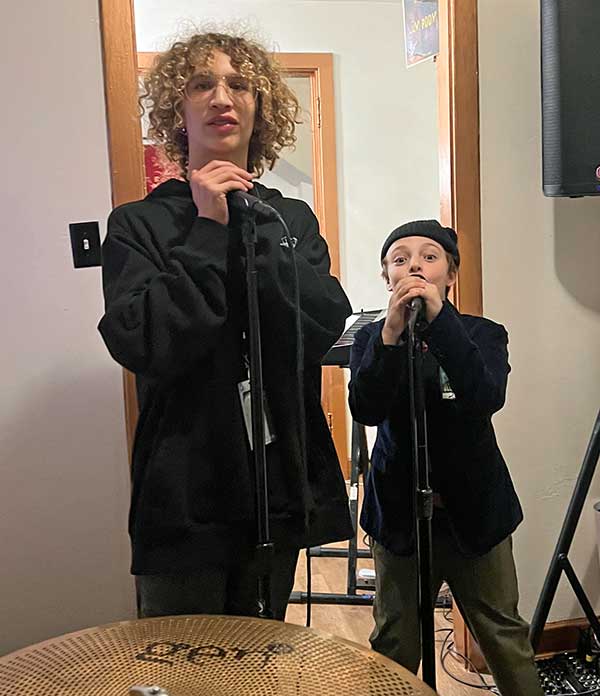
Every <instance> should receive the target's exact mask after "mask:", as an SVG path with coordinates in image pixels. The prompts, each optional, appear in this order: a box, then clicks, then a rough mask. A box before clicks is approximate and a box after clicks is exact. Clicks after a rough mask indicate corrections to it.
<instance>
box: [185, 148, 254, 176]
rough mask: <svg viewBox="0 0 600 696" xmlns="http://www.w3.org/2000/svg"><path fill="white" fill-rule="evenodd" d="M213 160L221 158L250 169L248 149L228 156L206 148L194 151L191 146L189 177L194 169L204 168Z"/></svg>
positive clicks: (241, 167)
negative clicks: (208, 150)
mask: <svg viewBox="0 0 600 696" xmlns="http://www.w3.org/2000/svg"><path fill="white" fill-rule="evenodd" d="M213 160H221V161H227V162H232V163H233V164H235V165H237V166H238V167H240V169H245V170H247V169H248V151H247V150H245V151H243V152H231V153H229V154H228V155H227V156H223V155H219V154H218V153H212V152H207V151H206V150H202V151H199V150H196V151H194V150H193V149H192V148H190V153H189V163H188V171H187V173H188V179H189V177H190V175H191V173H192V171H193V170H194V169H202V167H205V166H206V165H207V164H208V163H209V162H212V161H213Z"/></svg>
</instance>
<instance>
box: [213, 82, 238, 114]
mask: <svg viewBox="0 0 600 696" xmlns="http://www.w3.org/2000/svg"><path fill="white" fill-rule="evenodd" d="M210 105H211V106H213V107H214V108H216V109H221V108H230V107H232V106H233V101H232V99H231V95H230V94H229V90H228V89H227V87H226V86H225V85H224V84H223V82H221V81H220V80H219V82H217V85H216V87H215V88H214V90H213V94H212V97H211V99H210Z"/></svg>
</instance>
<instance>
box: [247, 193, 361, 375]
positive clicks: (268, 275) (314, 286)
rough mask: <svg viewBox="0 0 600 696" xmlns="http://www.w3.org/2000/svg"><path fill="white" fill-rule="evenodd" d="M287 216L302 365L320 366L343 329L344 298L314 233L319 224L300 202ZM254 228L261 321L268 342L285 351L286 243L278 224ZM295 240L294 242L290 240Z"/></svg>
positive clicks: (289, 278) (288, 330)
mask: <svg viewBox="0 0 600 696" xmlns="http://www.w3.org/2000/svg"><path fill="white" fill-rule="evenodd" d="M294 204H295V205H297V206H298V210H297V212H296V211H294V214H293V215H292V216H289V219H288V216H287V215H286V216H285V219H286V222H287V224H288V226H289V228H290V235H291V237H292V242H293V243H294V244H296V246H295V254H294V257H295V261H296V267H297V269H298V281H299V289H300V310H301V318H302V328H303V334H304V356H305V361H306V362H307V363H313V364H316V363H320V361H321V358H322V357H323V356H324V355H325V353H326V352H327V351H328V350H329V348H331V346H332V345H333V344H334V343H335V341H336V340H337V339H338V338H339V336H340V335H341V333H342V331H343V330H344V325H345V320H346V317H348V316H349V315H350V314H351V313H352V308H351V307H350V303H349V302H348V298H347V297H346V294H345V293H344V291H343V289H342V287H341V285H340V283H339V281H338V280H337V278H335V277H334V276H332V275H331V273H330V268H331V261H330V258H329V251H328V249H327V243H326V242H325V240H324V239H323V237H322V236H321V234H320V232H319V223H318V222H317V218H316V217H315V215H314V213H313V212H312V210H311V209H310V208H309V207H308V205H306V203H304V202H303V201H294ZM262 227H264V228H265V230H264V231H261V229H260V226H259V230H258V242H259V243H258V247H257V258H256V265H257V270H258V278H259V292H260V296H261V307H263V308H266V309H267V311H265V310H264V309H263V310H262V312H263V314H262V317H261V320H262V323H263V325H264V326H265V330H266V331H267V332H268V333H269V334H270V336H271V338H272V340H276V341H277V342H279V344H280V345H282V346H284V345H285V346H287V347H288V349H289V350H290V351H292V350H293V347H294V345H295V340H294V337H295V331H296V328H295V321H296V308H295V291H294V268H293V256H292V251H291V250H290V248H289V247H288V246H287V245H286V242H285V241H283V240H284V239H285V236H284V233H283V229H282V228H281V226H280V225H265V226H262ZM295 240H297V241H295Z"/></svg>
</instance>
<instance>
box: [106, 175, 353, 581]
mask: <svg viewBox="0 0 600 696" xmlns="http://www.w3.org/2000/svg"><path fill="white" fill-rule="evenodd" d="M253 193H255V194H257V195H259V196H260V197H261V198H263V199H264V200H266V201H268V203H269V204H270V205H271V206H273V207H274V208H276V209H277V210H278V211H279V212H280V214H281V215H282V216H283V218H284V219H285V221H286V222H287V224H288V227H289V230H290V235H291V237H292V241H293V244H294V246H295V250H296V252H297V253H296V255H295V256H296V264H297V269H298V276H299V284H300V305H301V316H302V327H303V334H304V403H305V413H306V443H307V457H306V463H305V462H304V461H303V458H302V456H301V438H300V427H301V421H300V418H299V410H298V396H297V395H298V391H299V390H298V381H297V380H298V377H297V365H296V331H295V321H296V315H295V306H294V284H293V266H292V252H291V250H290V248H289V245H288V244H287V239H286V238H285V237H284V233H283V230H282V228H281V226H280V225H279V224H278V223H273V222H268V223H264V224H259V225H258V229H257V232H258V243H257V249H256V264H257V270H258V278H259V302H260V311H261V333H262V359H263V373H264V374H263V377H264V383H265V390H266V394H267V398H268V403H269V407H270V410H271V414H272V419H273V425H274V429H275V433H276V437H277V440H276V441H275V442H274V443H272V444H270V445H268V446H267V464H268V475H269V502H270V512H271V532H272V537H273V540H274V541H275V543H276V544H280V545H285V546H290V547H302V546H308V545H310V546H312V545H317V544H322V543H327V542H331V541H337V540H342V539H347V538H349V537H350V536H352V534H353V530H352V525H351V522H350V518H349V514H348V502H347V497H346V489H345V485H344V481H343V477H342V474H341V471H340V467H339V463H338V460H337V456H336V453H335V449H334V446H333V442H332V440H331V436H330V433H329V429H328V427H327V423H326V420H325V417H324V414H323V411H322V409H321V405H320V392H321V368H320V360H321V358H322V356H323V355H324V354H325V353H326V352H327V350H328V349H329V347H330V346H331V345H332V344H333V343H334V342H335V340H336V339H337V338H338V336H339V335H340V333H341V332H342V330H343V328H344V321H345V319H346V317H347V316H348V315H349V314H350V312H351V308H350V305H349V303H348V300H347V298H346V296H345V294H344V291H343V290H342V288H341V286H340V284H339V282H338V281H337V280H336V279H335V278H334V277H333V276H331V275H330V272H329V270H330V260H329V254H328V251H327V245H326V243H325V240H324V239H323V237H322V236H321V235H320V234H319V229H318V223H317V220H316V218H315V216H314V215H313V213H312V212H311V210H310V208H309V207H308V206H307V205H306V204H305V203H304V202H302V201H299V200H293V199H289V198H284V197H283V196H282V195H281V194H280V193H279V192H278V191H275V190H273V189H267V188H265V187H264V186H262V185H260V184H255V189H254V190H253ZM244 257H245V252H244V247H243V245H242V243H241V239H240V233H239V229H238V227H237V225H236V220H235V217H234V218H232V220H231V221H230V224H229V226H223V225H221V224H219V223H218V222H215V221H214V220H210V219H207V218H202V217H198V216H197V209H196V206H195V204H194V202H193V199H192V196H191V191H190V187H189V185H188V183H187V182H184V181H177V180H175V179H171V180H169V181H167V182H165V183H164V184H162V185H160V186H159V187H158V188H156V189H155V190H154V191H153V192H152V193H151V194H149V195H148V196H147V197H146V198H145V199H143V200H141V201H138V202H135V203H128V204H126V205H122V206H120V207H118V208H116V209H115V210H114V211H113V212H112V213H111V215H110V218H109V221H108V233H107V236H106V239H105V241H104V244H103V248H102V259H103V281H104V296H105V305H106V309H105V314H104V316H103V318H102V319H101V321H100V324H99V330H100V333H101V334H102V337H103V339H104V341H105V343H106V345H107V347H108V349H109V351H110V353H111V355H112V356H113V357H114V358H115V360H116V361H117V362H119V363H120V364H121V365H123V366H124V367H126V368H127V369H128V370H130V371H132V372H134V373H135V375H136V378H137V388H138V397H139V404H140V416H139V421H138V426H137V430H136V436H135V444H134V450H133V462H132V465H133V469H132V476H133V490H132V503H131V510H130V518H129V531H130V535H131V539H132V547H133V564H132V572H133V573H135V574H154V573H156V574H164V573H184V572H193V571H194V570H195V569H197V568H198V567H199V566H200V565H201V564H202V563H203V562H206V556H208V557H210V559H211V562H217V563H219V562H227V561H228V560H230V559H232V558H234V557H236V556H238V554H239V553H240V552H241V550H242V549H245V548H247V546H248V545H249V544H253V543H255V537H256V532H255V522H254V520H255V513H254V509H255V497H254V473H253V471H252V465H251V458H250V454H249V447H248V441H247V436H246V431H245V426H244V423H243V415H242V410H241V406H240V401H239V395H238V382H239V381H240V380H241V379H243V378H244V377H245V363H244V353H245V346H244V342H243V333H244V330H245V328H246V326H247V309H246V289H245V288H246V286H245V270H244ZM205 555H206V556H205Z"/></svg>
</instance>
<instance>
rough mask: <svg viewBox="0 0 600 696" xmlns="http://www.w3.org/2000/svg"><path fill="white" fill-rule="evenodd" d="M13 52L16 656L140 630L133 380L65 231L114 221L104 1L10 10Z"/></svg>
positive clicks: (6, 641) (6, 491)
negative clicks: (129, 403)
mask: <svg viewBox="0 0 600 696" xmlns="http://www.w3.org/2000/svg"><path fill="white" fill-rule="evenodd" d="M0 47H1V48H0V51H1V52H2V56H1V61H0V62H1V64H2V67H3V71H2V72H3V78H2V80H3V85H2V92H3V99H2V104H3V107H2V116H1V117H0V118H1V130H2V134H3V144H2V160H3V162H2V171H1V174H0V177H1V182H0V200H1V204H2V237H3V245H2V266H3V268H2V273H1V274H0V305H1V306H0V317H2V341H1V342H2V349H1V353H0V384H1V385H2V388H1V389H0V568H1V569H2V570H1V572H0V626H1V627H2V630H1V631H0V654H3V653H6V652H9V651H11V650H13V649H16V648H18V647H21V646H24V645H28V644H30V643H33V642H37V641H39V640H42V639H45V638H49V637H52V636H55V635H60V634H62V633H65V632H67V631H71V630H76V629H79V628H83V627H85V626H94V625H98V624H101V623H106V622H109V621H114V620H120V619H126V618H130V617H131V616H132V614H133V596H132V594H133V593H132V586H131V580H130V577H129V574H128V565H129V549H128V541H127V536H126V514H127V506H128V498H129V491H128V472H127V459H126V448H125V435H124V425H123V423H124V419H123V398H122V389H121V376H120V369H119V368H118V367H117V366H116V365H115V364H114V363H113V362H112V360H111V359H110V358H109V356H108V354H107V351H106V349H105V348H104V347H103V345H102V342H101V340H100V337H99V335H98V333H97V331H96V328H95V327H96V324H97V321H98V319H99V317H100V315H101V313H102V307H103V305H102V290H101V279H100V270H99V269H98V268H93V269H80V270H77V271H76V270H74V268H73V265H72V260H71V251H70V242H69V235H68V224H69V222H77V221H86V220H100V221H104V220H105V218H106V215H107V213H108V211H109V210H110V183H109V169H108V159H107V143H106V122H105V115H104V99H103V86H102V62H101V54H100V37H99V26H98V3H97V2H96V0H78V2H76V3H74V2H72V0H57V2H52V3H39V2H37V3H34V2H21V3H14V2H13V3H9V4H8V5H7V6H6V7H5V8H4V10H3V22H2V28H1V29H0ZM101 229H102V230H104V223H103V222H102V228H101Z"/></svg>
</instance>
